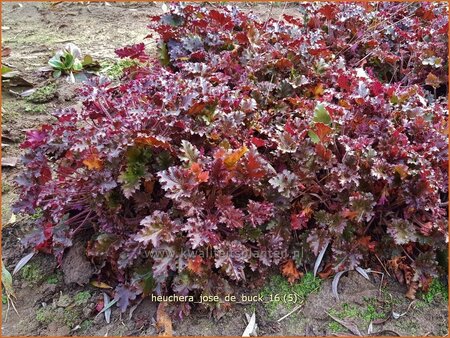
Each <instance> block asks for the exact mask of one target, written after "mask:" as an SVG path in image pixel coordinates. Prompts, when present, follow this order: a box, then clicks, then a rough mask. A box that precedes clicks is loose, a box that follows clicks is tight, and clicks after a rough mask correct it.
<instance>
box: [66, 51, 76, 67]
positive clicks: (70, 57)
mask: <svg viewBox="0 0 450 338" xmlns="http://www.w3.org/2000/svg"><path fill="white" fill-rule="evenodd" d="M74 62H75V58H74V57H73V55H72V54H69V53H66V54H65V55H64V68H65V69H72V68H73V64H74Z"/></svg>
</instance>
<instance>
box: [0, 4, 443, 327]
mask: <svg viewBox="0 0 450 338" xmlns="http://www.w3.org/2000/svg"><path fill="white" fill-rule="evenodd" d="M239 6H241V7H242V8H244V9H245V10H252V11H254V12H256V13H257V14H259V15H261V16H262V17H267V16H269V15H270V16H273V17H278V16H280V15H281V14H282V13H283V12H284V11H289V14H290V15H292V14H293V13H294V15H295V8H293V7H290V6H291V5H289V6H286V5H284V4H275V5H273V6H270V5H269V4H259V5H252V6H249V5H247V4H239ZM2 9H3V12H2V36H3V37H2V39H3V41H2V47H8V48H10V49H11V54H10V55H9V56H7V57H4V58H3V62H4V63H5V64H7V65H9V66H10V67H12V68H15V69H17V70H19V71H21V77H23V78H24V79H25V80H27V81H28V82H30V83H31V84H32V85H33V86H34V87H42V86H45V85H47V84H48V83H49V81H50V80H49V79H48V76H46V75H45V74H43V73H41V72H39V71H37V69H38V68H39V67H43V66H45V65H46V63H47V61H48V59H49V58H50V57H51V56H52V55H53V53H54V52H55V51H56V50H57V49H59V48H61V47H63V46H64V44H65V43H67V42H73V43H75V44H76V45H78V46H79V47H80V48H81V50H82V52H83V53H84V54H90V55H92V56H93V57H94V59H96V60H99V61H104V60H108V59H109V60H113V59H115V55H114V49H116V48H118V47H122V46H124V45H127V44H132V43H137V42H141V41H146V47H147V49H148V50H149V51H151V50H154V41H152V40H151V39H145V40H144V37H145V36H146V35H148V33H149V31H148V29H147V28H146V24H147V23H148V16H149V15H151V14H157V13H160V12H161V5H160V4H157V3H156V4H155V3H95V2H94V3H56V4H55V3H53V4H52V3H38V2H28V3H27V2H23V3H20V4H19V3H2ZM55 84H56V88H57V90H56V93H55V95H54V97H51V98H49V100H48V102H43V103H37V104H36V103H30V102H27V101H26V100H24V99H23V98H21V97H20V96H18V95H16V94H15V93H17V92H22V91H23V90H25V89H29V87H11V86H7V85H4V86H2V87H3V88H2V135H3V137H2V157H3V161H5V159H9V160H15V159H17V158H18V157H20V155H21V154H22V151H21V150H20V148H19V144H20V142H21V141H22V140H23V138H24V133H25V131H27V130H28V129H30V128H35V127H38V126H39V125H41V124H42V123H47V122H50V121H52V117H51V115H50V114H49V112H51V111H52V110H54V109H58V108H61V107H64V106H69V105H76V104H77V100H76V96H75V88H76V85H71V84H69V83H68V82H66V81H65V80H64V79H60V80H58V81H56V82H55ZM2 169H3V170H2V224H3V229H2V259H3V262H4V264H5V266H6V267H7V269H8V270H9V271H12V270H13V269H14V266H15V265H16V264H17V262H18V261H19V260H20V258H22V257H23V256H24V255H25V254H27V252H26V251H25V250H24V248H22V246H21V245H20V238H22V237H23V236H24V234H26V233H27V232H28V231H29V230H30V229H31V228H32V225H33V221H32V219H24V218H21V217H19V216H16V215H12V212H11V204H12V203H13V202H14V201H15V200H16V199H17V193H16V192H15V190H14V185H13V179H14V177H15V175H16V174H17V173H18V172H20V170H21V166H20V163H19V164H17V165H16V166H13V167H3V168H2ZM15 216H16V220H14V217H15ZM82 253H83V250H82V247H81V246H80V245H78V244H77V245H75V246H74V247H73V248H72V249H70V250H69V252H68V253H67V254H66V256H65V259H64V262H63V264H62V266H61V267H58V266H57V262H56V261H55V260H54V258H53V257H52V256H48V255H44V254H39V255H37V256H36V257H34V258H33V259H32V261H31V262H30V263H29V267H28V268H27V269H25V268H24V270H22V271H21V272H19V273H18V274H17V275H15V276H14V290H15V293H16V300H15V304H16V307H17V310H18V313H19V315H17V314H16V313H15V312H14V311H13V309H11V308H10V309H9V310H8V309H7V306H6V305H5V304H3V308H2V310H3V311H2V334H3V335H5V336H16V335H25V336H29V335H33V336H34V335H45V336H69V335H75V336H76V335H82V336H130V335H132V336H138V335H139V336H149V335H157V334H158V332H157V331H156V329H155V325H154V324H155V316H156V308H157V303H154V302H151V300H150V299H149V298H146V299H144V300H143V301H142V302H141V303H140V304H139V305H138V306H137V307H136V308H135V310H134V312H133V313H132V316H130V315H129V312H127V313H125V314H124V315H120V313H119V310H118V309H117V308H116V307H114V308H113V309H112V317H111V323H110V324H107V323H106V322H105V319H104V317H103V316H96V313H97V311H96V310H95V306H96V304H97V303H98V301H99V300H101V299H103V296H102V291H101V289H98V288H95V287H93V286H91V285H90V284H87V282H88V281H89V279H90V277H91V275H92V273H93V270H92V268H91V267H90V265H89V264H88V262H87V261H86V260H85V259H84V257H83V255H82ZM25 272H26V273H25ZM380 282H381V280H380V275H378V274H375V275H372V276H371V281H368V280H366V279H364V278H363V277H362V276H361V275H359V274H357V273H355V272H351V273H349V274H348V275H347V276H344V277H342V278H341V281H340V284H339V294H340V298H339V300H336V299H335V297H334V295H333V294H332V292H331V280H325V281H323V283H322V285H321V287H320V288H319V290H317V291H316V292H314V293H312V294H311V295H310V296H309V297H308V299H307V300H306V301H305V302H304V303H303V304H302V305H301V306H299V309H298V310H297V311H295V312H293V313H292V314H290V315H289V316H288V317H286V318H285V319H283V320H281V321H278V320H279V319H280V318H281V317H283V316H284V315H285V314H287V313H289V307H288V306H287V304H283V303H282V302H280V304H278V306H277V307H276V308H275V310H273V309H269V307H268V306H267V304H263V303H258V302H256V303H252V304H235V305H234V306H233V307H232V308H231V310H230V311H229V312H228V313H227V314H226V315H225V316H223V317H222V318H221V319H219V320H214V319H212V318H211V317H210V315H209V314H208V313H206V312H203V311H201V310H200V309H196V308H194V310H193V313H192V315H191V316H189V317H188V318H185V319H184V320H181V321H177V322H174V334H176V335H234V336H241V335H242V333H243V331H244V329H245V327H246V319H245V313H247V314H251V313H252V312H253V311H255V312H256V322H257V324H258V335H307V336H312V335H332V334H339V333H342V334H346V335H349V334H351V332H350V331H348V329H347V328H345V327H344V326H339V324H337V322H336V321H335V320H333V319H332V318H331V317H330V316H329V314H331V315H333V314H334V316H335V317H336V316H338V317H339V318H341V319H342V320H345V321H346V322H345V323H346V326H347V327H348V326H350V325H353V327H355V326H356V327H357V328H358V329H359V330H360V332H361V333H362V334H363V335H367V334H368V328H369V324H370V322H371V321H372V320H373V324H372V327H373V328H372V332H374V333H376V334H377V335H383V336H390V335H396V334H398V335H402V336H403V335H407V336H413V335H415V336H425V335H447V334H448V322H447V318H448V306H447V305H448V304H447V303H446V301H445V300H444V299H442V298H440V297H436V298H435V299H434V300H433V301H432V302H430V303H427V302H425V301H423V300H421V299H420V295H419V296H418V298H419V299H418V300H416V301H415V302H414V303H413V304H412V305H411V301H410V300H408V299H406V298H405V297H404V294H405V289H404V287H403V286H401V285H399V284H398V283H397V282H396V281H394V280H392V279H391V278H390V277H389V276H387V275H386V276H385V278H384V283H383V284H382V285H381V284H380ZM250 286H251V285H250ZM258 290H260V287H259V286H258V287H256V288H254V289H253V290H251V291H250V288H246V289H245V288H242V287H236V288H235V292H236V296H237V297H238V298H239V295H240V294H250V293H251V294H257V293H258ZM295 305H299V304H295ZM410 305H411V306H410ZM408 307H409V310H408ZM407 310H408V311H407ZM393 312H396V313H399V314H403V313H405V312H406V314H405V315H403V316H401V317H400V318H398V319H394V318H393V317H392V313H393ZM375 317H377V319H374V318H375ZM376 321H378V322H382V323H380V324H375V323H376Z"/></svg>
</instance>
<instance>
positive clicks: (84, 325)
mask: <svg viewBox="0 0 450 338" xmlns="http://www.w3.org/2000/svg"><path fill="white" fill-rule="evenodd" d="M92 323H93V321H92V320H89V319H86V320H84V321H83V322H82V323H81V324H80V330H81V331H82V332H85V331H87V330H89V328H90V327H91V326H92Z"/></svg>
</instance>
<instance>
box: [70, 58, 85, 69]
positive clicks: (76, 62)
mask: <svg viewBox="0 0 450 338" xmlns="http://www.w3.org/2000/svg"><path fill="white" fill-rule="evenodd" d="M82 69H83V64H82V63H81V61H80V60H78V59H75V60H74V62H73V65H72V70H74V71H75V72H79V71H80V70H82Z"/></svg>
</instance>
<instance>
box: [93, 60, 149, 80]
mask: <svg viewBox="0 0 450 338" xmlns="http://www.w3.org/2000/svg"><path fill="white" fill-rule="evenodd" d="M140 64H141V63H140V62H139V60H136V59H119V60H116V61H104V62H102V63H101V64H100V67H101V70H100V73H102V74H105V75H106V76H108V77H109V78H110V79H118V78H120V77H121V76H122V75H123V71H124V69H126V68H129V67H133V66H139V65H140Z"/></svg>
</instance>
